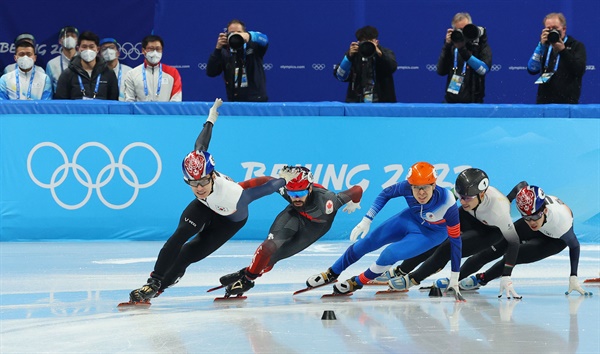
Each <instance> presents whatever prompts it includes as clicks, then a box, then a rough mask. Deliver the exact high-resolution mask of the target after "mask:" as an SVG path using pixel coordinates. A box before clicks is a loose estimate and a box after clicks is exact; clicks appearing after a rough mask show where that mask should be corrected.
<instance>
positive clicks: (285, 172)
mask: <svg viewBox="0 0 600 354" xmlns="http://www.w3.org/2000/svg"><path fill="white" fill-rule="evenodd" d="M296 176H298V169H297V168H296V167H295V166H283V167H282V168H281V170H279V177H280V178H283V179H285V183H288V182H289V181H291V180H293V179H294V178H296Z"/></svg>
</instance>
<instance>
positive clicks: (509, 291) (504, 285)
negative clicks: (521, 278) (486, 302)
mask: <svg viewBox="0 0 600 354" xmlns="http://www.w3.org/2000/svg"><path fill="white" fill-rule="evenodd" d="M505 290H506V298H507V299H510V297H511V296H512V297H513V298H515V299H522V298H523V296H520V295H519V294H517V292H516V291H515V288H514V287H513V282H512V280H511V279H510V277H509V276H503V277H502V278H500V293H499V294H498V297H499V298H500V297H502V294H503V293H504V291H505Z"/></svg>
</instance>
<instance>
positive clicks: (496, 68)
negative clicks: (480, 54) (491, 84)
mask: <svg viewBox="0 0 600 354" xmlns="http://www.w3.org/2000/svg"><path fill="white" fill-rule="evenodd" d="M500 69H502V65H500V64H492V67H491V68H490V71H500Z"/></svg>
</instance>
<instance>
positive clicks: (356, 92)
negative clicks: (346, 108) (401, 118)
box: [333, 26, 397, 103]
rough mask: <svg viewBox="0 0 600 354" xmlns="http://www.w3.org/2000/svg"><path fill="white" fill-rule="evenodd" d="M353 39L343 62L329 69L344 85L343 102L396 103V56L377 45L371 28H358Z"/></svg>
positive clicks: (373, 30) (376, 34)
mask: <svg viewBox="0 0 600 354" xmlns="http://www.w3.org/2000/svg"><path fill="white" fill-rule="evenodd" d="M355 35H356V39H357V42H352V43H350V49H349V50H348V52H346V55H344V59H342V62H341V63H340V64H339V65H337V66H336V67H335V68H334V69H333V75H334V76H335V77H336V78H337V79H338V80H340V81H342V82H348V91H347V92H346V102H367V103H375V102H392V103H393V102H396V89H395V86H394V76H393V74H394V72H395V71H396V68H397V63H396V55H395V54H394V52H392V51H391V50H390V49H388V48H384V47H382V46H380V45H379V40H378V39H377V38H378V37H379V31H377V28H375V27H372V26H365V27H362V28H359V29H358V30H357V31H356V33H355Z"/></svg>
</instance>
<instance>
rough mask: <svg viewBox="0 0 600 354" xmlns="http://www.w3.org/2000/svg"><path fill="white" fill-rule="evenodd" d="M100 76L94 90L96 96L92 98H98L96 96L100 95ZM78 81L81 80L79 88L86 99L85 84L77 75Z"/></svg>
mask: <svg viewBox="0 0 600 354" xmlns="http://www.w3.org/2000/svg"><path fill="white" fill-rule="evenodd" d="M100 76H102V75H101V74H98V78H97V79H96V88H94V96H93V97H92V98H96V94H97V93H98V87H99V86H100ZM77 79H78V80H79V88H81V93H82V94H83V97H86V96H85V88H84V87H83V82H82V81H81V76H79V75H77Z"/></svg>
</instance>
